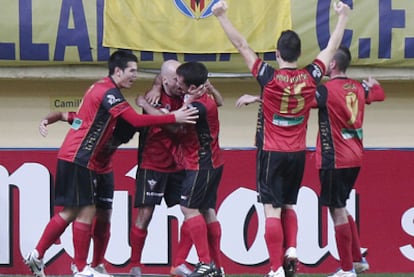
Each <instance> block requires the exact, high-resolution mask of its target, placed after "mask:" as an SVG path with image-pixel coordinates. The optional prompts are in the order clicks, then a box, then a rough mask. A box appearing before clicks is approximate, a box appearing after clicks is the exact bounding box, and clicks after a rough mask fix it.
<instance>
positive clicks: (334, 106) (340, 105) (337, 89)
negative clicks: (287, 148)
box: [316, 77, 385, 169]
mask: <svg viewBox="0 0 414 277" xmlns="http://www.w3.org/2000/svg"><path fill="white" fill-rule="evenodd" d="M384 98H385V94H384V91H383V89H382V88H381V87H380V86H378V85H374V86H373V87H372V88H371V89H369V88H368V87H367V86H366V85H365V84H362V83H360V82H359V81H356V80H352V79H349V78H346V77H344V78H334V79H332V80H329V81H327V82H326V83H325V84H324V85H320V86H319V87H318V88H317V94H316V102H317V107H318V108H319V111H318V120H319V132H318V138H317V142H316V166H317V168H323V169H333V168H350V167H360V166H361V164H362V157H363V131H362V125H363V121H364V111H365V104H370V103H371V102H373V101H383V100H384Z"/></svg>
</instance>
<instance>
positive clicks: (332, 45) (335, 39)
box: [326, 15, 348, 52]
mask: <svg viewBox="0 0 414 277" xmlns="http://www.w3.org/2000/svg"><path fill="white" fill-rule="evenodd" d="M347 23H348V15H340V16H339V17H338V22H337V23H336V26H335V29H334V31H333V32H332V34H331V37H330V38H329V41H328V45H327V46H326V48H327V50H329V51H332V52H335V51H336V49H338V47H339V46H340V44H341V41H342V38H343V36H344V32H345V27H346V24H347Z"/></svg>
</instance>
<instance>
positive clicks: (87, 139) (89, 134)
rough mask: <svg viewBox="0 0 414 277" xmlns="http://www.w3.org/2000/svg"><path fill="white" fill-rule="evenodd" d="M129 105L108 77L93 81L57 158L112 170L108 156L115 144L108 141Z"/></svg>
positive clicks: (97, 168)
mask: <svg viewBox="0 0 414 277" xmlns="http://www.w3.org/2000/svg"><path fill="white" fill-rule="evenodd" d="M128 108H131V107H130V105H129V104H128V102H127V101H126V100H125V98H124V96H123V95H122V93H121V91H120V90H119V89H118V88H117V86H116V85H115V83H114V82H113V81H112V79H111V78H110V77H105V78H103V79H101V80H99V81H98V82H96V83H94V84H93V85H92V86H91V87H90V88H89V89H88V91H87V92H86V93H85V95H84V97H83V99H82V104H81V106H80V107H79V110H78V112H77V113H76V116H75V118H73V122H72V125H71V128H70V130H69V131H68V133H67V134H66V137H65V139H64V141H63V144H62V146H61V148H60V150H59V152H58V159H61V160H65V161H69V162H74V163H76V164H78V165H80V166H84V167H87V168H89V169H91V170H94V171H96V172H98V173H106V172H109V171H111V169H112V166H111V164H110V162H111V157H112V154H113V152H114V151H115V149H116V147H118V145H116V146H112V145H109V144H112V143H113V141H112V139H111V138H112V133H113V131H114V129H115V125H116V118H117V117H118V116H119V115H120V114H121V113H122V112H123V111H124V110H126V109H128ZM108 150H109V151H108ZM102 155H104V157H103V156H102Z"/></svg>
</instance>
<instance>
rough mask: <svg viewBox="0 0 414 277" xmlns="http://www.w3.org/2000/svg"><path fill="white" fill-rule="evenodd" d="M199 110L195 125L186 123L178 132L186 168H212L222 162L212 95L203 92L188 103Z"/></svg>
mask: <svg viewBox="0 0 414 277" xmlns="http://www.w3.org/2000/svg"><path fill="white" fill-rule="evenodd" d="M190 105H191V106H193V107H196V108H197V109H198V111H199V118H198V119H197V123H196V124H195V125H186V127H185V128H184V130H183V132H182V133H181V134H180V140H181V147H180V149H181V151H180V154H181V158H180V157H178V159H179V160H180V161H181V160H182V161H183V167H184V168H185V169H188V170H199V169H212V168H217V167H219V166H221V165H223V164H224V160H223V157H222V152H221V149H220V145H219V132H220V126H219V125H220V122H219V116H218V109H217V104H216V102H215V100H214V99H213V97H212V96H211V95H209V94H207V93H206V94H204V95H202V96H201V97H199V98H197V99H196V100H194V101H193V102H191V103H190Z"/></svg>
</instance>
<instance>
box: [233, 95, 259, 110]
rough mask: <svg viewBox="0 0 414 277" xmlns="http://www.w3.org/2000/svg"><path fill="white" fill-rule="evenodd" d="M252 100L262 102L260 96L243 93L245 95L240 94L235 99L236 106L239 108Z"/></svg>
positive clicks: (252, 101)
mask: <svg viewBox="0 0 414 277" xmlns="http://www.w3.org/2000/svg"><path fill="white" fill-rule="evenodd" d="M254 102H262V99H260V97H259V96H256V95H250V94H245V95H242V96H240V98H239V99H237V101H236V107H237V108H240V107H242V106H247V105H249V104H252V103H254Z"/></svg>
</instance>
